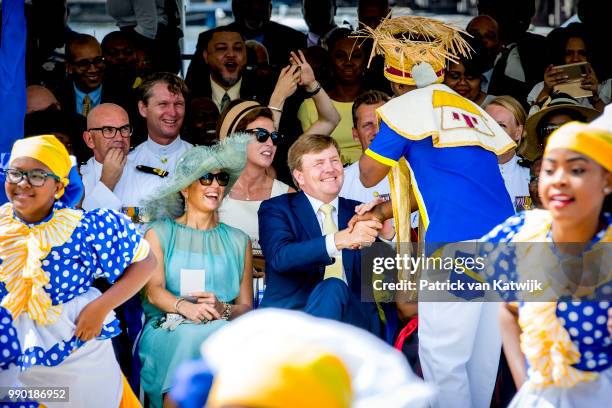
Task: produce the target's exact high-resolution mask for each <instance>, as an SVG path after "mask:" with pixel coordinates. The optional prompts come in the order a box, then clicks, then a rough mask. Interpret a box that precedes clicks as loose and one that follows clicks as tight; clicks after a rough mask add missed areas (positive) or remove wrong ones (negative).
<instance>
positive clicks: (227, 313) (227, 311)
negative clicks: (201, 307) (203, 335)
mask: <svg viewBox="0 0 612 408" xmlns="http://www.w3.org/2000/svg"><path fill="white" fill-rule="evenodd" d="M230 317H232V305H231V304H229V303H227V302H223V313H221V320H229V319H230Z"/></svg>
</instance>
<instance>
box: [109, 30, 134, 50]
mask: <svg viewBox="0 0 612 408" xmlns="http://www.w3.org/2000/svg"><path fill="white" fill-rule="evenodd" d="M113 40H124V41H127V42H128V43H130V45H131V46H132V47H133V48H136V42H135V40H134V36H133V35H132V34H131V33H130V32H129V31H111V32H110V33H108V34H106V35H105V36H104V38H103V39H102V44H101V47H102V52H103V53H105V54H106V52H107V51H108V43H109V42H111V41H113Z"/></svg>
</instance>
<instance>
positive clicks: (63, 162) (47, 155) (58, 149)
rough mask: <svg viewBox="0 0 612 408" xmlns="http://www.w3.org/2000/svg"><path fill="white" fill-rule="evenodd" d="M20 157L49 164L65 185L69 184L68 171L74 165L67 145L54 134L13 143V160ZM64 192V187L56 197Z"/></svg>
mask: <svg viewBox="0 0 612 408" xmlns="http://www.w3.org/2000/svg"><path fill="white" fill-rule="evenodd" d="M18 157H30V158H32V159H35V160H38V161H39V162H41V163H42V164H44V165H45V166H47V167H48V168H49V169H50V170H51V172H52V173H53V174H55V175H56V176H58V177H59V178H60V181H61V182H62V184H64V187H65V186H67V185H68V173H69V172H70V168H71V167H72V162H71V161H70V156H69V155H68V150H66V147H65V146H64V145H63V144H62V143H61V142H60V141H59V140H57V138H56V137H55V136H53V135H43V136H34V137H28V138H25V139H20V140H17V141H16V142H15V144H14V145H13V150H12V151H11V161H13V160H15V159H16V158H18ZM62 194H64V189H63V188H62V189H61V190H60V191H59V193H58V194H57V196H56V198H60V197H61V196H62Z"/></svg>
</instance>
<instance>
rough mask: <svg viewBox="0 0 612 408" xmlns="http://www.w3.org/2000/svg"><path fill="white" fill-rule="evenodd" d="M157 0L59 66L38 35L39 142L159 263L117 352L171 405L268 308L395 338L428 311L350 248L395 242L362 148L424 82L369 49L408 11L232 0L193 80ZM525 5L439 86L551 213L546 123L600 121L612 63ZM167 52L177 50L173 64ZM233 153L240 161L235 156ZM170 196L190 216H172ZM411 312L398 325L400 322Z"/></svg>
mask: <svg viewBox="0 0 612 408" xmlns="http://www.w3.org/2000/svg"><path fill="white" fill-rule="evenodd" d="M583 1H584V2H585V3H586V2H587V0H583ZM125 3H126V4H127V3H128V2H125ZM130 3H139V2H137V1H132V2H130ZM152 3H156V4H157V13H156V17H155V21H157V22H156V23H155V24H153V25H151V24H149V25H147V26H143V25H142V24H143V23H142V22H140V21H138V17H136V16H135V15H134V13H133V10H132V12H129V10H127V8H125V5H124V4H123V2H119V1H110V0H109V1H108V12H109V14H111V16H113V17H114V18H115V19H116V21H117V24H118V27H119V29H118V30H117V31H113V32H111V33H109V34H107V35H106V36H105V37H104V38H96V37H94V36H92V35H89V34H84V33H75V32H67V31H66V32H65V35H64V36H63V37H64V38H62V39H59V40H57V41H56V42H61V41H63V44H64V45H65V48H64V55H63V59H62V60H61V63H58V64H55V65H54V66H53V72H51V71H45V69H46V68H43V67H42V65H43V64H45V63H47V65H48V62H49V60H50V59H53V60H54V61H56V60H57V55H55V54H53V55H52V53H51V52H50V51H48V50H46V51H45V50H43V49H39V50H34V49H31V47H30V48H28V50H29V52H30V53H32V55H30V56H29V59H28V61H29V66H28V70H27V73H28V77H27V85H28V87H27V115H26V117H25V134H24V136H34V135H42V134H52V135H55V136H56V137H57V139H58V140H59V141H60V142H61V143H62V144H63V145H64V146H65V148H66V150H67V152H68V153H69V154H70V155H72V156H74V158H75V160H76V162H78V164H79V173H80V176H81V180H82V184H83V186H84V195H83V197H82V200H81V201H80V203H78V207H79V208H82V209H83V210H86V211H93V210H95V209H98V208H103V209H109V210H115V211H118V212H122V213H123V214H125V215H126V216H128V217H129V218H130V219H131V220H132V221H133V222H134V223H136V224H137V229H138V230H139V233H142V234H143V235H144V237H145V239H146V240H147V242H148V243H149V245H150V248H151V253H152V254H154V255H155V257H156V258H157V266H156V267H155V269H154V270H153V275H152V278H151V279H150V280H149V281H148V283H147V284H146V286H144V288H143V289H142V290H141V292H140V293H139V294H135V296H131V299H130V300H129V301H127V302H126V303H125V304H124V305H123V306H122V307H121V308H117V309H116V312H117V316H118V317H119V320H120V324H121V328H122V329H123V330H124V332H126V336H124V337H122V338H120V340H118V341H115V343H116V344H114V346H115V352H116V354H117V357H118V360H119V362H120V364H121V367H122V369H123V371H124V374H125V375H126V376H127V377H129V378H128V379H129V381H130V384H131V385H132V387H133V388H135V387H139V386H141V387H142V388H143V389H144V391H145V393H146V394H147V397H148V398H147V399H148V401H149V403H150V405H151V406H162V405H163V404H164V401H165V400H164V399H165V395H166V393H168V392H169V390H170V387H171V384H172V380H173V378H174V374H175V370H176V368H177V367H178V366H179V365H180V364H181V363H183V362H185V361H188V360H190V359H193V358H195V357H197V355H198V352H199V347H200V345H201V343H202V342H203V341H204V340H205V339H206V338H207V337H208V336H209V335H211V334H212V333H213V332H214V331H216V330H217V329H218V328H220V327H222V326H223V325H225V324H226V323H227V321H228V320H232V319H234V318H236V317H238V316H240V315H241V314H244V313H248V311H249V310H251V308H253V306H255V307H257V306H260V307H280V308H286V309H297V310H303V311H306V312H307V313H310V314H312V315H315V316H318V317H325V318H329V319H334V320H338V321H342V322H346V323H349V324H353V325H355V326H358V327H360V328H362V329H364V330H368V331H370V332H372V333H374V334H376V335H378V336H380V337H383V338H385V340H387V341H389V342H393V340H394V338H393V337H394V336H395V335H397V332H398V331H399V330H400V329H401V328H402V327H404V326H405V325H406V323H407V322H409V321H411V320H412V319H415V318H416V316H417V312H416V306H415V305H411V306H409V307H407V306H406V304H402V303H401V302H398V303H397V305H396V310H393V311H392V313H393V314H394V316H393V318H390V316H386V317H385V316H384V314H385V313H387V314H388V313H389V309H388V308H387V309H385V310H384V313H383V311H382V308H377V304H376V303H365V302H360V301H359V297H360V295H361V294H360V293H359V290H360V286H359V285H360V284H361V278H360V276H361V274H362V273H363V272H364V271H362V270H361V265H360V260H361V258H360V257H361V254H360V251H359V250H357V249H354V248H356V247H357V246H359V245H360V244H364V243H371V242H374V241H375V240H378V241H381V240H382V241H393V238H394V236H395V231H394V225H393V223H391V222H385V223H376V222H373V221H370V222H369V223H363V224H358V225H357V226H356V227H355V228H354V229H353V228H349V227H348V225H347V223H348V220H349V219H350V215H352V214H353V213H354V208H355V206H357V205H359V204H360V203H367V202H369V201H371V200H374V199H376V198H377V197H386V198H388V197H389V194H390V187H389V183H388V181H387V180H386V179H385V180H383V181H381V182H380V183H379V184H377V185H376V186H374V187H365V186H364V185H363V184H362V183H361V181H360V168H359V159H360V157H361V156H362V154H363V153H364V151H366V150H367V148H368V146H369V144H370V143H371V142H372V140H373V139H374V138H375V136H376V133H377V131H378V124H379V118H378V117H377V112H376V110H377V109H378V108H379V107H381V106H383V105H384V104H385V103H386V102H388V101H389V100H390V99H391V98H393V97H395V96H399V95H401V94H403V93H405V92H408V91H411V90H412V88H411V87H410V86H407V85H402V84H397V83H389V81H387V80H386V79H385V78H384V77H383V76H382V61H381V60H380V58H379V57H374V58H370V52H371V47H372V44H371V43H370V42H368V41H363V40H362V39H358V38H355V37H354V35H355V32H356V30H357V29H358V28H363V27H365V26H367V27H370V28H374V27H376V25H377V24H378V23H380V21H381V20H382V19H383V18H384V17H386V16H387V15H388V14H389V13H390V12H391V13H393V9H392V8H391V7H390V6H389V2H388V1H386V0H359V1H358V15H359V21H360V26H359V27H358V28H357V27H355V28H352V27H351V28H349V27H344V26H340V27H338V26H337V25H336V23H335V22H334V15H335V9H336V5H335V3H336V2H335V1H331V0H330V1H318V0H316V1H315V0H304V1H303V14H304V19H305V21H306V23H307V27H308V32H307V33H306V34H303V33H300V32H298V31H296V30H294V29H292V28H290V27H287V26H284V25H282V24H279V23H277V22H274V21H271V11H272V1H271V0H233V1H232V9H233V15H234V18H235V21H234V22H232V23H231V24H228V25H226V26H220V27H215V28H211V29H209V30H205V31H203V32H202V33H201V34H200V35H199V37H198V42H197V46H196V49H195V53H194V55H193V58H192V60H191V62H190V65H189V68H188V70H187V72H186V74H185V78H184V79H183V78H182V77H181V75H178V74H177V72H178V64H176V61H175V60H174V57H175V56H176V55H175V54H176V52H179V51H180V49H179V48H178V42H177V40H178V39H177V38H176V37H175V33H174V32H173V30H172V27H171V25H172V24H174V22H175V20H174V19H173V18H172V13H171V11H170V12H169V10H167V9H166V8H165V6H164V3H168V2H164V1H161V2H160V1H152ZM519 3H520V5H519V4H516V5H515V4H514V2H495V1H492V0H487V1H484V0H481V1H480V2H479V14H480V15H478V16H476V17H474V18H473V19H472V20H471V21H470V22H469V23H468V25H467V27H462V28H465V29H466V32H468V33H469V34H470V35H471V36H472V37H473V38H470V39H469V41H470V44H471V45H472V48H473V50H474V52H473V53H472V56H471V57H461V58H459V59H457V60H456V61H451V62H449V63H448V64H447V66H446V67H445V79H444V82H443V83H444V84H445V85H447V86H448V87H449V88H450V89H451V90H452V91H449V92H453V93H456V94H457V95H460V96H461V97H463V98H465V99H466V100H467V101H468V102H466V103H472V104H475V105H478V106H480V107H482V108H483V109H485V110H486V112H487V113H488V114H489V115H490V116H491V117H492V118H493V119H494V120H495V121H496V122H497V123H498V124H499V125H500V126H501V127H502V128H504V130H505V131H506V132H507V133H508V135H509V136H510V137H511V138H512V139H513V140H514V141H515V142H516V144H517V147H516V149H513V150H511V151H509V152H507V153H505V154H504V155H501V156H499V157H498V163H499V168H500V172H501V174H502V176H503V178H504V182H505V186H506V189H507V191H508V193H509V195H510V197H511V198H512V201H513V204H514V206H515V210H516V211H517V212H520V211H528V210H531V209H535V208H541V205H542V204H541V201H540V199H539V197H538V193H537V181H538V174H539V171H540V166H541V163H542V162H541V159H542V155H543V153H544V149H545V146H546V142H547V139H548V137H549V136H550V134H551V133H552V132H553V131H554V130H556V129H557V128H559V127H560V126H561V125H562V124H564V123H567V122H570V121H576V120H577V121H582V122H589V121H591V120H593V119H594V118H596V117H597V116H598V115H599V114H601V112H603V111H604V109H605V107H606V105H607V104H609V103H610V102H611V101H612V72H609V71H608V72H606V71H605V67H606V65H605V64H602V63H599V62H600V61H602V59H605V58H602V56H601V55H599V54H600V53H601V48H599V47H596V46H594V45H593V46H592V44H598V41H599V39H593V35H594V31H593V29H592V28H590V27H587V25H588V22H589V21H588V20H585V21H583V22H578V23H573V24H571V25H569V26H567V27H559V28H555V29H554V30H553V31H551V32H550V34H549V35H548V36H547V37H546V38H545V37H544V36H541V35H536V34H533V33H531V32H528V27H529V23H530V20H531V17H532V16H533V14H534V12H535V9H534V8H533V4H534V1H533V0H521V1H520V2H519ZM169 13H170V14H169ZM154 14H155V13H154ZM585 18H587V19H588V18H592V16H591V15H586V16H585ZM59 26H61V27H64V28H65V29H67V26H66V25H65V24H64V25H62V24H60V25H59ZM156 30H157V31H156ZM31 35H32V36H36V35H38V36H40V35H41V34H40V33H38V32H37V31H36V30H33V31H32V33H31ZM29 41H31V40H29ZM547 44H548V45H547ZM174 46H176V47H177V48H172V47H174ZM158 47H162V48H163V49H171V51H176V52H171V53H170V54H169V57H168V60H167V61H164V58H163V56H162V55H161V50H162V48H158ZM47 48H49V47H47ZM544 50H549V51H548V52H545V51H544ZM598 53H599V54H598ZM34 54H35V55H34ZM591 62H593V64H588V65H585V68H584V69H585V71H584V74H583V75H582V77H581V78H580V79H579V84H578V85H577V87H574V88H573V89H574V91H571V90H570V91H568V88H567V87H563V86H560V85H564V84H566V83H567V81H568V78H567V74H566V71H565V70H564V69H563V68H560V66H562V65H566V64H573V63H591ZM602 67H604V68H602ZM60 71H61V72H60ZM58 72H60V74H61V75H58ZM576 89H578V91H580V92H579V93H574V92H578V91H576ZM582 91H584V92H586V94H584V93H581V92H582ZM568 92H569V93H568ZM392 93H393V94H394V95H392ZM584 95H588V96H584ZM236 135H239V136H236ZM236 137H238V138H239V137H243V138H244V141H243V144H244V146H242V147H240V146H238V144H239V143H238V142H237V141H236V140H235V138H236ZM249 142H250V143H249ZM232 143H235V144H236V146H233V145H232ZM247 144H248V146H247ZM232 149H234V150H232ZM240 149H243V150H240ZM237 152H242V153H244V162H243V163H236V162H234V161H233V159H235V158H232V157H229V156H228V155H231V154H238V153H237ZM242 153H240V154H242ZM217 156H218V157H217ZM213 157H216V160H217V161H216V162H215V161H214V160H212V158H213ZM228 157H229V158H228ZM169 186H172V188H173V189H172V190H169V188H170V187H169ZM164 189H166V190H165V192H164ZM156 200H157V201H156ZM172 200H174V201H173V203H171V204H168V201H172ZM177 203H178V204H177ZM326 203H331V204H332V205H331V206H328V205H327V204H326ZM322 204H323V205H322ZM169 206H170V207H172V206H174V207H172V208H173V209H174V210H176V209H177V208H178V209H179V210H180V211H170V212H168V213H165V214H161V215H160V213H158V211H157V209H158V208H162V207H163V208H170V207H169ZM414 219H416V221H414V220H413V221H414V222H413V223H412V226H413V228H415V227H417V226H418V217H417V215H416V213H415V214H414ZM330 234H339V237H340V238H341V239H340V240H337V241H336V242H335V243H334V241H333V239H332V240H331V242H330V240H329V238H328V237H329V236H330ZM331 236H332V237H333V236H334V235H331ZM193 270H199V271H204V272H202V273H201V274H199V275H198V274H195V276H197V277H199V279H200V280H203V281H202V282H201V284H202V285H201V288H199V289H197V290H195V289H194V290H193V291H192V292H193V293H189V294H186V293H183V291H182V289H181V280H182V279H184V278H183V277H184V276H186V275H185V274H188V273H189V271H192V276H193ZM253 279H259V280H260V281H259V282H257V281H255V283H256V284H257V285H258V287H260V288H261V290H263V288H264V287H265V291H264V292H263V298H262V296H261V293H257V290H256V291H255V294H254V293H253V283H254V281H253ZM101 289H102V290H110V289H109V287H108V285H106V286H104V285H102V286H101ZM0 293H1V292H0ZM254 297H255V299H254ZM143 308H144V311H143ZM406 310H409V312H406ZM141 316H144V324H143V321H141V319H140V317H141ZM397 316H399V318H400V321H399V324H400V327H399V328H397V330H395V331H394V332H393V333H392V335H389V333H387V332H386V331H385V324H386V323H388V322H391V321H393V320H394V319H395V320H397ZM204 323H205V324H204ZM135 350H136V351H137V352H134V351H135ZM138 350H139V351H138ZM140 366H141V367H140ZM139 381H140V385H139ZM135 391H138V390H135ZM494 403H496V402H495V401H494ZM497 403H499V401H497Z"/></svg>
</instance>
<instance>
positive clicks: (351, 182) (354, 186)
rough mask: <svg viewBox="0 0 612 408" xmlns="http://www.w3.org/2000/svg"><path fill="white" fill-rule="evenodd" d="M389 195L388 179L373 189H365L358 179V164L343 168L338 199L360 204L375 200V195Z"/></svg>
mask: <svg viewBox="0 0 612 408" xmlns="http://www.w3.org/2000/svg"><path fill="white" fill-rule="evenodd" d="M390 193H391V188H390V187H389V179H388V178H387V177H385V178H384V179H382V180H381V181H380V182H379V183H378V184H377V185H375V186H373V187H365V186H364V185H363V184H362V183H361V180H360V179H359V162H355V163H353V164H351V165H350V166H347V167H345V168H344V182H343V184H342V190H340V197H344V198H348V199H350V200H355V201H359V202H360V203H369V202H370V201H372V200H374V199H375V198H376V194H378V195H379V196H380V195H386V194H390Z"/></svg>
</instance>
